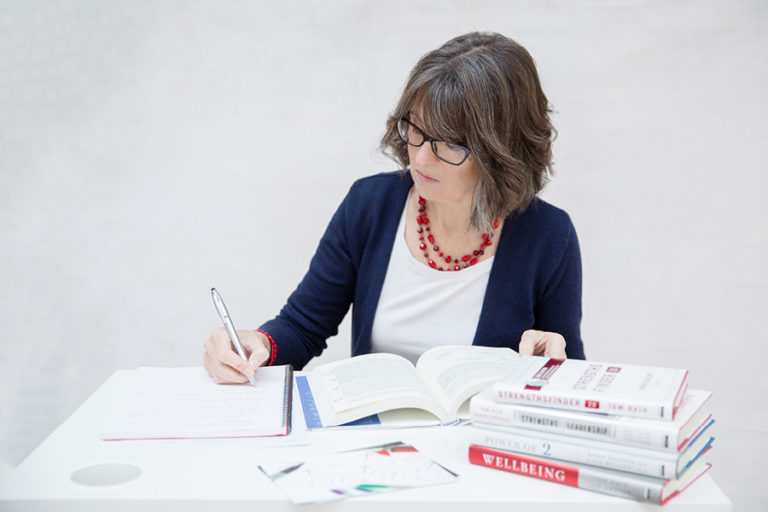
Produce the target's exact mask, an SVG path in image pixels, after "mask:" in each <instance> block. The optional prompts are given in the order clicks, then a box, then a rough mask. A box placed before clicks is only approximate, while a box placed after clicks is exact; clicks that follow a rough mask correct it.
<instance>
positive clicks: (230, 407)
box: [102, 366, 286, 440]
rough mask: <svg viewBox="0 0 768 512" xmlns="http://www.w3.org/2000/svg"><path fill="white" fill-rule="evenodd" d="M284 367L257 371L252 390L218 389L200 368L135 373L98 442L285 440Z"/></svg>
mask: <svg viewBox="0 0 768 512" xmlns="http://www.w3.org/2000/svg"><path fill="white" fill-rule="evenodd" d="M285 382H286V367H284V366H276V367H269V368H260V369H259V371H258V372H257V374H256V386H255V387H254V386H251V385H250V384H243V385H220V384H216V383H215V382H214V381H213V379H211V377H210V376H209V375H208V374H207V373H206V372H205V370H204V369H203V368H202V367H194V368H139V369H137V370H136V372H135V374H134V376H133V380H132V381H131V385H130V388H129V389H128V392H127V393H126V394H125V395H124V396H123V397H121V400H120V401H119V402H118V403H117V404H116V405H115V408H114V410H113V414H112V417H111V418H110V421H109V423H108V425H107V426H106V428H105V429H104V432H103V435H102V438H103V439H113V440H116V439H170V438H209V437H249V436H269V435H282V434H286V426H285V418H284V416H285V414H284V403H285Z"/></svg>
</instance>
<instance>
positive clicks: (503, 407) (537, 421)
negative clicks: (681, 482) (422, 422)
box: [470, 395, 680, 453]
mask: <svg viewBox="0 0 768 512" xmlns="http://www.w3.org/2000/svg"><path fill="white" fill-rule="evenodd" d="M470 413H471V416H472V420H473V421H480V422H484V423H491V424H495V425H501V426H507V427H519V428H525V429H532V430H541V431H547V432H552V433H556V434H565V435H569V436H574V437H578V438H583V439H594V440H598V441H608V442H613V443H619V444H623V445H626V446H636V447H638V448H647V449H653V450H659V451H664V452H673V453H676V452H677V451H678V445H679V441H680V440H679V431H678V430H677V429H676V428H675V425H674V424H672V423H668V422H664V421H654V422H653V423H654V425H653V426H652V427H650V426H643V425H641V424H638V423H639V422H634V423H633V422H630V421H622V418H621V417H620V416H612V415H604V414H590V415H589V416H590V417H589V418H586V417H585V415H584V414H583V413H576V414H574V413H573V412H571V411H567V410H563V409H549V408H544V407H533V406H526V405H519V404H504V403H497V402H495V401H493V400H491V399H489V398H487V397H486V396H480V395H477V396H475V397H473V399H472V402H471V408H470Z"/></svg>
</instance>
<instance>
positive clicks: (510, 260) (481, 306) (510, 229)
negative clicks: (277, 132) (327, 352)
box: [203, 33, 584, 383]
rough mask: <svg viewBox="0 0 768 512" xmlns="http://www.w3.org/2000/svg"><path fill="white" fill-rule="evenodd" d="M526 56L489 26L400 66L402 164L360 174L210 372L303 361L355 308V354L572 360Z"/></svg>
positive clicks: (575, 285) (562, 221) (396, 139)
mask: <svg viewBox="0 0 768 512" xmlns="http://www.w3.org/2000/svg"><path fill="white" fill-rule="evenodd" d="M549 112H550V111H549V107H548V103H547V99H546V97H545V95H544V93H543V91H542V90H541V86H540V84H539V78H538V75H537V73H536V67H535V65H534V62H533V59H531V57H530V55H529V54H528V52H527V51H526V50H525V49H524V48H523V47H521V46H520V45H518V44H517V43H515V42H514V41H512V40H511V39H508V38H506V37H504V36H501V35H499V34H485V33H471V34H466V35H463V36H459V37H457V38H455V39H453V40H451V41H448V42H447V43H445V44H444V45H443V46H442V47H440V48H438V49H437V50H435V51H432V52H430V53H428V54H426V55H425V56H424V57H422V59H421V60H420V61H419V62H418V63H417V64H416V67H415V68H414V69H413V70H412V71H411V74H410V77H409V79H408V82H407V85H406V87H405V90H404V91H403V94H402V97H401V98H400V102H399V103H398V105H397V107H396V108H395V111H394V112H393V114H392V115H391V116H390V118H389V119H388V121H387V131H386V134H385V135H384V137H383V139H382V141H381V145H382V148H383V149H384V151H385V152H387V153H388V154H390V155H391V156H392V157H394V159H395V160H397V161H398V162H399V163H400V164H401V165H402V166H403V168H404V169H406V170H405V171H402V172H397V173H384V174H379V175H375V176H370V177H368V178H363V179H361V180H358V181H357V182H356V183H355V184H354V185H353V186H352V188H351V189H350V191H349V193H348V195H347V197H346V198H345V199H344V201H343V202H342V204H341V206H340V207H339V209H338V210H337V211H336V213H335V215H334V216H333V218H332V219H331V222H330V225H329V226H328V229H327V230H326V233H325V235H324V236H323V238H322V240H321V241H320V245H319V247H318V248H317V252H316V253H315V256H314V257H313V259H312V262H311V264H310V267H309V271H308V272H307V274H306V275H305V276H304V279H303V280H302V282H301V283H300V284H299V286H298V288H297V289H296V291H294V292H293V294H292V295H291V296H290V297H289V298H288V301H287V303H286V305H285V306H284V307H283V309H282V310H281V312H280V314H279V315H278V316H277V317H276V318H275V319H273V320H270V321H268V322H266V323H265V324H264V325H262V326H261V327H260V328H259V330H258V331H239V332H238V335H239V337H240V339H241V341H242V343H243V345H244V346H245V347H246V351H247V352H248V353H249V358H248V362H245V361H243V360H242V359H241V358H240V357H239V356H238V355H237V354H236V353H235V352H234V351H233V349H232V345H231V342H230V339H229V337H228V335H227V333H226V331H225V330H224V329H216V330H215V331H214V332H213V334H212V335H211V338H210V339H208V341H206V343H205V354H204V356H203V360H204V365H205V368H206V370H207V371H208V373H210V374H211V376H212V377H213V378H214V379H215V380H216V381H217V382H220V383H235V382H245V381H246V377H247V376H250V375H252V374H253V373H254V372H255V371H256V368H257V367H259V366H263V365H272V364H286V363H290V364H293V365H294V366H295V367H297V368H302V367H303V366H304V365H305V364H306V363H307V362H308V361H309V360H310V359H311V358H312V357H314V356H316V355H318V354H320V352H321V351H322V350H323V349H324V348H325V347H326V340H327V339H328V338H329V337H331V336H333V335H335V334H336V333H337V328H338V325H339V324H340V323H341V321H342V319H343V318H344V316H345V315H346V313H347V310H348V309H349V306H350V304H354V307H353V313H352V354H353V355H359V354H365V353H369V352H381V351H386V352H393V353H399V354H402V355H404V356H406V357H408V358H409V359H411V360H415V359H416V358H417V357H418V355H419V354H420V353H422V352H423V351H425V350H427V349H428V348H430V347H433V346H436V345H443V344H469V343H473V344H477V345H486V346H506V347H510V348H513V349H515V350H518V351H519V352H520V354H521V355H530V354H539V355H547V356H551V357H557V358H565V357H573V358H584V351H583V347H582V341H581V335H580V322H581V260H580V255H579V245H578V240H577V238H576V232H575V231H574V228H573V225H572V224H571V221H570V219H569V217H568V215H567V214H566V213H565V212H563V211H562V210H559V209H557V208H555V207H553V206H551V205H549V204H547V203H545V202H544V201H542V200H540V199H537V198H536V195H537V193H538V192H539V191H540V190H541V189H542V188H543V186H544V185H545V183H546V178H547V175H548V174H550V173H551V143H552V139H553V134H554V130H553V128H552V125H551V123H550V121H549V116H548V114H549Z"/></svg>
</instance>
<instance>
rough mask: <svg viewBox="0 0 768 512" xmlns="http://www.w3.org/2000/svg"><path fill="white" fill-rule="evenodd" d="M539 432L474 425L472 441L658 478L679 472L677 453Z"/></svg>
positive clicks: (501, 448) (668, 476)
mask: <svg viewBox="0 0 768 512" xmlns="http://www.w3.org/2000/svg"><path fill="white" fill-rule="evenodd" d="M537 434H538V433H537V432H533V431H528V433H526V432H525V431H518V430H514V429H509V430H506V431H504V432H500V431H494V430H488V429H484V428H477V426H475V428H473V429H472V433H471V443H472V444H477V445H481V446H488V447H491V448H497V449H500V450H507V451H513V452H519V453H526V454H529V455H534V456H538V457H545V458H553V459H560V460H564V461H571V462H576V463H579V464H589V465H592V466H600V467H603V468H607V469H615V470H618V471H626V472H629V473H637V474H641V475H648V476H653V477H658V478H670V477H675V476H676V474H677V457H676V456H675V455H673V454H665V453H661V452H652V451H651V452H650V453H641V452H643V451H644V450H640V449H634V448H628V449H626V450H625V451H624V452H622V451H621V447H618V449H617V447H616V446H615V445H606V446H598V444H603V443H598V442H595V441H582V443H584V444H581V445H580V444H578V439H577V440H576V441H577V442H576V443H571V442H567V441H566V440H563V439H558V438H556V436H552V435H550V436H549V437H547V438H545V437H542V436H541V435H537Z"/></svg>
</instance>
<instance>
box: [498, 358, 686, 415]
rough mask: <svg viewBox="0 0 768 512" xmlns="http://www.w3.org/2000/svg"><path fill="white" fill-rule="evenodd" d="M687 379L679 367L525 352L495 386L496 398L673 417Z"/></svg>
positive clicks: (559, 406) (596, 410) (572, 407)
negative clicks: (555, 356)
mask: <svg viewBox="0 0 768 512" xmlns="http://www.w3.org/2000/svg"><path fill="white" fill-rule="evenodd" d="M687 379H688V371H687V370H683V369H678V368H664V367H657V366H642V365H630V364H618V363H606V362H598V361H582V360H578V359H565V360H563V359H552V358H548V357H538V356H529V357H525V358H522V359H520V361H519V362H518V363H517V364H516V365H515V367H514V369H513V372H512V373H511V374H510V375H509V376H508V377H506V378H505V379H503V380H501V381H499V382H497V383H496V384H494V387H493V389H494V390H495V391H496V395H495V400H496V401H498V402H507V403H522V404H531V405H539V406H543V407H554V408H557V409H570V410H577V411H589V412H604V413H609V414H621V415H625V416H635V417H640V418H656V419H663V420H672V419H674V418H675V414H676V412H677V409H678V407H679V406H680V403H681V402H682V399H683V396H684V394H685V389H686V386H687Z"/></svg>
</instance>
